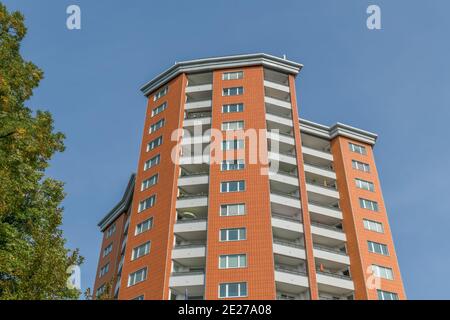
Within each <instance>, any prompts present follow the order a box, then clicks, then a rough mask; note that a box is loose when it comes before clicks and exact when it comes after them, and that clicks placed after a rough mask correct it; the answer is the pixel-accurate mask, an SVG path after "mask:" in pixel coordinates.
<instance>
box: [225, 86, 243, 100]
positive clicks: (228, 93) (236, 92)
mask: <svg viewBox="0 0 450 320" xmlns="http://www.w3.org/2000/svg"><path fill="white" fill-rule="evenodd" d="M243 94H244V87H242V86H239V87H229V88H223V89H222V96H224V97H234V96H240V95H243Z"/></svg>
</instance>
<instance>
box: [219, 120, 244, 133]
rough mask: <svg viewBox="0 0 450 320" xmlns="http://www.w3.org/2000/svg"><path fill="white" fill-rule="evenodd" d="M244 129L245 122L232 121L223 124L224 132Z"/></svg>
mask: <svg viewBox="0 0 450 320" xmlns="http://www.w3.org/2000/svg"><path fill="white" fill-rule="evenodd" d="M242 129H244V121H230V122H223V123H222V131H233V130H242Z"/></svg>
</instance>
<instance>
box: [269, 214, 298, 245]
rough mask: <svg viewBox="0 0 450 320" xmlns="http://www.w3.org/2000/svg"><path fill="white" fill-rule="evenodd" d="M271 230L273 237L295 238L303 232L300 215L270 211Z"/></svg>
mask: <svg viewBox="0 0 450 320" xmlns="http://www.w3.org/2000/svg"><path fill="white" fill-rule="evenodd" d="M272 232H273V236H274V237H280V238H286V239H290V240H295V239H297V238H299V237H300V236H301V235H302V234H303V224H302V223H301V220H300V216H297V217H293V216H287V215H284V214H276V213H272Z"/></svg>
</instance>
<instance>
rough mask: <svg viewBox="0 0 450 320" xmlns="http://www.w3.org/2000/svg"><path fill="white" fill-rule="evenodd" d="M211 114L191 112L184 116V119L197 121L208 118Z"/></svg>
mask: <svg viewBox="0 0 450 320" xmlns="http://www.w3.org/2000/svg"><path fill="white" fill-rule="evenodd" d="M210 117H211V112H191V113H188V114H187V115H186V117H185V118H184V119H185V120H186V119H199V118H210Z"/></svg>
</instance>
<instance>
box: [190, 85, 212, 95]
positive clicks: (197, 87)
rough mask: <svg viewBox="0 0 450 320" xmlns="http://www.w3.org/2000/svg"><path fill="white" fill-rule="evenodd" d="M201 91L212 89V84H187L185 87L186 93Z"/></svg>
mask: <svg viewBox="0 0 450 320" xmlns="http://www.w3.org/2000/svg"><path fill="white" fill-rule="evenodd" d="M202 91H212V84H211V83H209V84H208V83H207V84H199V85H189V86H187V87H186V93H194V92H202Z"/></svg>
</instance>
